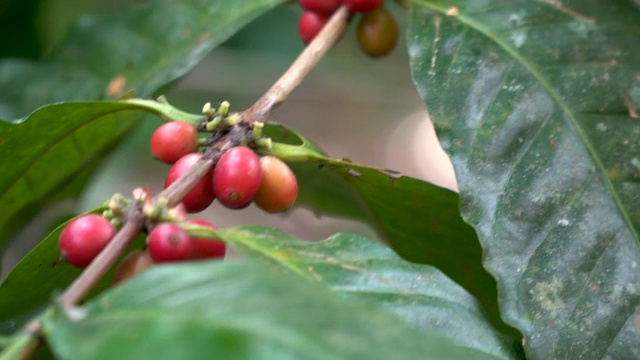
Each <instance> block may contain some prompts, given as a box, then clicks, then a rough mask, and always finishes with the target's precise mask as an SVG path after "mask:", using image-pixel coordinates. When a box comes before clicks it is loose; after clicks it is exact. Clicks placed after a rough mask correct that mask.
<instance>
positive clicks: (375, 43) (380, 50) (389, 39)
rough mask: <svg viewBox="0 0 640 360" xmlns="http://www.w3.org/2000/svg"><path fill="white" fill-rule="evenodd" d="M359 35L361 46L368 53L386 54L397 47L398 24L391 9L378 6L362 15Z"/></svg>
mask: <svg viewBox="0 0 640 360" xmlns="http://www.w3.org/2000/svg"><path fill="white" fill-rule="evenodd" d="M357 37H358V44H360V48H361V49H362V51H364V52H365V53H366V54H367V55H369V56H371V57H380V56H384V55H387V54H389V53H390V52H391V51H392V50H393V49H394V48H395V47H396V43H397V42H398V24H397V23H396V20H395V19H394V18H393V15H392V14H391V13H390V12H389V11H387V10H385V9H383V8H378V9H375V10H373V11H370V12H368V13H366V14H364V15H363V16H362V18H361V19H360V23H358V30H357Z"/></svg>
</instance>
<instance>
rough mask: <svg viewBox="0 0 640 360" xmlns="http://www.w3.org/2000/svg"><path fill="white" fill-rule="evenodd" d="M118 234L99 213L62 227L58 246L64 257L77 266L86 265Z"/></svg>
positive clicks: (85, 216)
mask: <svg viewBox="0 0 640 360" xmlns="http://www.w3.org/2000/svg"><path fill="white" fill-rule="evenodd" d="M115 234H116V229H115V227H114V226H113V225H112V224H111V223H110V222H109V220H107V219H105V218H104V217H102V216H100V215H98V214H89V215H84V216H81V217H79V218H76V219H74V220H72V221H71V222H70V223H68V224H67V226H65V227H64V229H62V232H61V233H60V238H59V239H58V246H59V247H60V253H61V254H62V258H63V259H65V260H66V261H68V262H70V263H71V264H73V265H75V266H77V267H86V266H87V265H89V264H90V263H91V261H93V259H94V258H95V257H96V256H98V254H99V253H100V252H101V251H102V249H104V247H105V246H107V244H108V243H109V241H111V239H112V238H113V236H114V235H115Z"/></svg>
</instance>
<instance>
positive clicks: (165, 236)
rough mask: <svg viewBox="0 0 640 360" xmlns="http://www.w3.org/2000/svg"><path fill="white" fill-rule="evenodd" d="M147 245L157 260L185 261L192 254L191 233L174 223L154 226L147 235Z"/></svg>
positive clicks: (153, 257)
mask: <svg viewBox="0 0 640 360" xmlns="http://www.w3.org/2000/svg"><path fill="white" fill-rule="evenodd" d="M147 245H148V246H149V254H150V255H151V258H152V259H153V261H155V262H171V261H185V260H188V259H189V257H190V256H191V239H190V238H189V234H187V232H186V231H184V230H182V228H181V227H180V226H178V225H176V224H173V223H162V224H158V225H157V226H156V227H154V228H153V230H151V233H149V236H147Z"/></svg>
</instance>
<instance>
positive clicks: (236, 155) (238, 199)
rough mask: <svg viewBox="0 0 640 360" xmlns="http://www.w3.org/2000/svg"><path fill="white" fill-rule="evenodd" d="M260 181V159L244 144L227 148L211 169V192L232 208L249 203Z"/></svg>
mask: <svg viewBox="0 0 640 360" xmlns="http://www.w3.org/2000/svg"><path fill="white" fill-rule="evenodd" d="M261 181H262V172H261V170H260V159H259V158H258V155H256V153H254V152H253V150H251V149H249V148H248V147H246V146H236V147H233V148H231V149H229V150H227V152H225V153H224V154H222V156H220V160H219V161H218V163H217V164H216V167H215V168H214V169H213V180H212V186H213V192H214V194H215V196H216V197H217V198H218V200H219V201H220V202H221V203H222V204H223V205H225V206H226V207H229V208H232V209H240V208H243V207H245V206H247V205H249V203H251V200H253V197H254V196H255V195H256V193H257V192H258V188H260V182H261Z"/></svg>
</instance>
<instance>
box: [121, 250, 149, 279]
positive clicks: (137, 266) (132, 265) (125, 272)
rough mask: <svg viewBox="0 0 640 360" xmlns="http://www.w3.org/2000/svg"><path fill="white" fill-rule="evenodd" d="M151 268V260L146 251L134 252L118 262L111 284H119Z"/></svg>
mask: <svg viewBox="0 0 640 360" xmlns="http://www.w3.org/2000/svg"><path fill="white" fill-rule="evenodd" d="M152 266H153V259H152V258H151V255H150V254H149V252H147V251H142V250H134V251H132V252H130V253H129V254H128V255H127V256H125V257H124V259H122V261H120V264H118V267H117V268H116V272H115V274H114V275H113V284H114V285H116V284H119V283H121V282H123V281H125V280H128V279H129V278H130V277H132V276H134V275H137V274H139V273H141V272H143V271H145V270H147V269H148V268H150V267H152Z"/></svg>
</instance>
